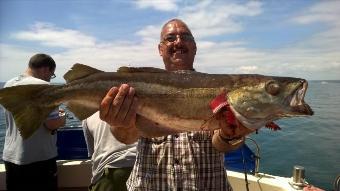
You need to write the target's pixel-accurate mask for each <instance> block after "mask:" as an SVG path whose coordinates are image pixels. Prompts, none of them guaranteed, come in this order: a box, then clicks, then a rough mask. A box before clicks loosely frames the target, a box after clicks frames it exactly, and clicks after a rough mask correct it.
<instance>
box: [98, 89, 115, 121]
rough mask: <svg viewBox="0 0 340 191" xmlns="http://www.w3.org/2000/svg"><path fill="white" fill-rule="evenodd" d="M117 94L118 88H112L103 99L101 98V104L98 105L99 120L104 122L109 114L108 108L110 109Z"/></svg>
mask: <svg viewBox="0 0 340 191" xmlns="http://www.w3.org/2000/svg"><path fill="white" fill-rule="evenodd" d="M117 93H118V88H117V87H112V88H111V89H110V90H109V91H108V92H107V94H106V95H105V97H104V98H103V100H102V102H101V103H100V107H99V116H100V119H102V120H104V121H106V116H107V115H108V113H109V110H110V107H111V103H112V101H113V99H114V98H115V97H116V95H117Z"/></svg>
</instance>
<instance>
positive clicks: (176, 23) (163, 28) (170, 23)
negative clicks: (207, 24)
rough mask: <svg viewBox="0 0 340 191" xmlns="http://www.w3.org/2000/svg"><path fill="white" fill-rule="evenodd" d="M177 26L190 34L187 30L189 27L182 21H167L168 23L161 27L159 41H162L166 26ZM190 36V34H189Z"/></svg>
mask: <svg viewBox="0 0 340 191" xmlns="http://www.w3.org/2000/svg"><path fill="white" fill-rule="evenodd" d="M174 24H175V25H177V26H182V27H184V28H185V29H186V30H187V31H188V32H189V33H190V34H191V31H190V29H189V27H188V26H187V24H185V22H184V21H182V20H181V19H176V18H175V19H171V20H169V21H168V22H166V23H165V24H164V25H163V27H162V31H161V36H160V39H161V41H162V40H163V36H164V32H165V30H166V28H167V27H168V25H174ZM191 35H192V34H191Z"/></svg>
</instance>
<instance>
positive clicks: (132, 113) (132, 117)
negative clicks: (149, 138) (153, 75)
mask: <svg viewBox="0 0 340 191" xmlns="http://www.w3.org/2000/svg"><path fill="white" fill-rule="evenodd" d="M137 105H138V99H137V98H136V97H134V98H133V101H132V103H131V106H130V109H129V112H128V113H127V114H126V117H125V121H127V122H129V124H130V125H131V124H133V123H135V122H136V115H137Z"/></svg>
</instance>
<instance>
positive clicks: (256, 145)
mask: <svg viewBox="0 0 340 191" xmlns="http://www.w3.org/2000/svg"><path fill="white" fill-rule="evenodd" d="M246 139H247V140H250V141H251V142H252V143H253V144H254V145H255V148H256V152H255V171H254V175H255V176H258V175H259V170H260V158H261V157H260V147H259V145H258V144H257V142H256V141H255V140H254V139H252V138H250V137H246Z"/></svg>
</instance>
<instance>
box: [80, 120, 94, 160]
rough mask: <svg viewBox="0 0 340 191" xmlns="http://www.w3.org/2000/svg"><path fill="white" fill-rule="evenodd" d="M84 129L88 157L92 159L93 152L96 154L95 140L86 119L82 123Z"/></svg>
mask: <svg viewBox="0 0 340 191" xmlns="http://www.w3.org/2000/svg"><path fill="white" fill-rule="evenodd" d="M82 127H83V132H84V137H85V142H86V147H87V156H88V157H91V156H92V154H93V152H94V138H93V136H92V134H91V132H90V130H89V128H88V126H87V120H86V119H85V120H83V121H82Z"/></svg>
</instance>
